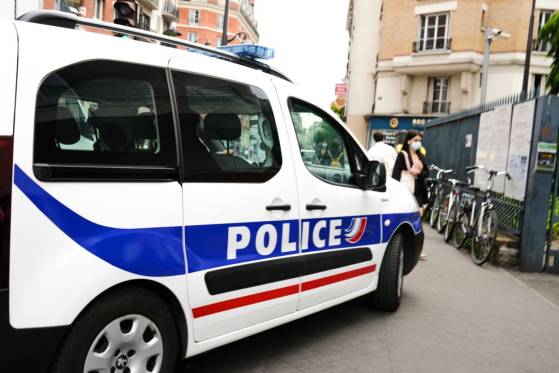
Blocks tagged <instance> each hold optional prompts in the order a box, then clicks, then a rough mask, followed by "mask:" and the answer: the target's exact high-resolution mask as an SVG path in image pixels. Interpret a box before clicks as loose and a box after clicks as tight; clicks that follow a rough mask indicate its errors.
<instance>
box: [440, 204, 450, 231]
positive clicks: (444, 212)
mask: <svg viewBox="0 0 559 373" xmlns="http://www.w3.org/2000/svg"><path fill="white" fill-rule="evenodd" d="M449 205H450V196H448V195H447V196H445V197H444V199H443V200H442V202H441V206H440V208H439V216H438V217H437V232H439V233H443V230H444V228H445V226H446V220H447V218H448V208H449Z"/></svg>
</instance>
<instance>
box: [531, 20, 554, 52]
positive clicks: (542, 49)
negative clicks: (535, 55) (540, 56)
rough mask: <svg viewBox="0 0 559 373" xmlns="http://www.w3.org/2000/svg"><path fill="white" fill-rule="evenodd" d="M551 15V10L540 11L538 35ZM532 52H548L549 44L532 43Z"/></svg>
mask: <svg viewBox="0 0 559 373" xmlns="http://www.w3.org/2000/svg"><path fill="white" fill-rule="evenodd" d="M552 15H553V11H551V10H542V11H541V12H540V19H539V21H538V33H539V32H540V30H541V29H542V28H543V26H544V25H545V24H546V23H547V21H549V19H550V18H551V16H552ZM533 44H534V50H535V51H537V52H548V51H549V47H550V45H549V43H537V42H535V41H534V43H533Z"/></svg>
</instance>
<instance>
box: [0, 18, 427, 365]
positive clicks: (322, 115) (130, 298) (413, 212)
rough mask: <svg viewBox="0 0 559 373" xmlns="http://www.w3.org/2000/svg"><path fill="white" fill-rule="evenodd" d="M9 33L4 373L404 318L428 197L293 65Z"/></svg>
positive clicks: (150, 357) (23, 24)
mask: <svg viewBox="0 0 559 373" xmlns="http://www.w3.org/2000/svg"><path fill="white" fill-rule="evenodd" d="M94 27H95V28H97V29H101V30H102V31H104V32H105V35H103V34H100V33H93V32H86V31H84V30H85V29H91V28H94ZM76 28H78V29H76ZM125 30H127V31H125ZM112 32H118V33H122V34H124V33H128V34H129V35H132V36H133V37H136V38H143V39H145V40H148V39H149V40H148V41H151V43H149V42H140V41H136V40H130V39H125V38H118V37H113V36H108V35H106V34H111V33H112ZM0 34H1V35H2V38H1V39H0V48H1V50H2V59H0V197H1V199H0V206H1V211H0V212H1V214H0V228H1V236H0V289H1V290H0V346H1V347H0V351H1V352H0V354H2V355H3V356H2V357H1V359H0V367H1V368H0V370H2V371H3V372H10V373H14V372H26V373H28V372H33V373H39V372H45V371H51V372H60V373H76V372H84V373H99V372H131V373H135V372H167V373H171V372H173V370H174V365H175V362H176V360H177V358H186V357H189V356H193V355H196V354H199V353H201V352H204V351H207V350H210V349H212V348H215V347H217V346H220V345H223V344H226V343H229V342H232V341H234V340H238V339H240V338H243V337H246V336H249V335H252V334H255V333H257V332H260V331H263V330H266V329H269V328H272V327H274V326H277V325H280V324H283V323H286V322H288V321H291V320H294V319H297V318H300V317H303V316H306V315H309V314H311V313H314V312H317V311H319V310H322V309H325V308H328V307H331V306H334V305H336V304H339V303H341V302H345V301H347V300H349V299H352V298H355V297H358V296H361V295H364V294H367V293H372V295H371V303H372V305H373V306H375V307H377V308H380V309H383V310H395V309H396V308H397V307H398V305H399V303H400V297H401V294H402V283H403V276H404V275H405V274H407V273H409V272H410V271H411V270H412V269H413V268H414V267H415V265H416V263H417V259H418V257H419V253H420V251H421V248H422V245H423V233H422V229H421V222H420V218H419V214H418V207H417V204H416V203H415V202H414V199H413V197H412V196H411V195H410V194H409V193H408V192H407V191H406V189H405V188H404V187H403V186H402V185H401V184H399V183H398V182H396V181H394V180H392V179H390V178H388V181H387V180H386V176H385V174H384V169H383V167H382V166H381V165H379V164H378V163H377V162H370V161H369V160H368V159H367V157H366V156H365V152H364V151H363V149H362V147H361V146H360V145H359V144H358V142H357V141H356V140H355V139H354V137H353V136H352V134H351V133H350V132H348V131H347V129H346V128H345V126H344V125H343V124H342V123H341V122H340V121H338V120H337V119H336V118H335V117H333V116H331V114H330V113H329V112H328V111H327V110H325V109H322V108H321V107H320V106H319V105H317V104H315V103H313V102H312V101H309V100H308V99H307V98H306V97H307V96H306V95H305V94H304V93H303V92H302V91H301V90H300V88H298V87H296V86H295V85H294V84H292V83H291V82H290V81H289V80H288V79H287V78H286V77H284V76H283V75H282V74H281V73H279V72H277V71H274V70H272V69H270V68H269V67H267V66H266V65H265V64H263V63H259V62H256V61H255V60H251V59H248V58H241V57H238V56H235V55H233V54H231V53H228V52H224V51H220V50H216V49H212V48H208V47H203V46H199V45H195V44H189V43H187V42H182V41H177V40H175V39H171V38H167V37H164V36H161V35H156V34H151V33H149V32H143V31H140V30H134V29H126V28H123V27H120V26H116V25H112V24H108V23H103V22H98V21H92V20H88V19H82V18H78V17H75V16H73V15H70V14H64V13H56V12H34V13H29V14H27V15H26V16H24V17H23V18H22V19H20V20H19V21H9V22H8V21H5V22H2V23H0ZM145 40H144V41H145ZM158 43H164V44H165V45H166V46H161V45H156V44H158ZM169 46H173V47H174V48H170V47H169ZM185 47H187V48H188V49H189V50H194V49H196V50H197V51H198V53H193V52H191V51H186V50H185ZM318 141H322V142H326V143H328V144H330V145H331V147H330V153H331V154H330V157H331V160H330V163H329V164H328V161H324V157H322V158H321V161H320V162H313V161H312V160H311V159H310V158H309V157H307V159H305V160H304V159H303V156H304V155H305V154H314V156H315V157H316V152H318V151H319V150H317V146H316V143H317V142H318ZM334 159H335V162H334Z"/></svg>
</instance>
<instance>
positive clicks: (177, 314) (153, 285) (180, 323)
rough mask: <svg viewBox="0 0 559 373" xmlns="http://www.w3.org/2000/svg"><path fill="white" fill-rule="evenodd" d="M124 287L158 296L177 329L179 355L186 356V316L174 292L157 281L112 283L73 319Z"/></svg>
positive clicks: (142, 280) (141, 280)
mask: <svg viewBox="0 0 559 373" xmlns="http://www.w3.org/2000/svg"><path fill="white" fill-rule="evenodd" d="M125 288H140V289H144V290H147V291H149V292H150V293H152V294H153V295H155V296H156V297H158V298H160V299H161V300H162V301H163V302H164V303H165V304H166V305H167V307H168V308H169V311H170V312H171V317H172V318H173V321H174V322H175V326H176V329H177V336H178V340H179V343H180V345H179V346H178V347H179V348H178V352H179V357H180V358H184V356H186V348H187V345H188V330H187V325H186V316H185V314H184V311H183V309H182V307H181V305H180V302H179V300H178V299H177V297H176V296H175V294H173V292H172V291H171V290H170V289H169V288H167V287H166V286H164V285H162V284H160V283H159V282H156V281H151V280H144V279H138V280H130V281H125V282H121V283H119V284H116V285H113V286H111V287H110V288H108V289H106V290H105V291H103V292H102V293H100V294H99V295H97V296H96V297H95V298H93V299H92V300H91V301H90V302H89V303H88V304H87V306H86V307H84V309H83V310H82V311H81V312H80V314H79V315H78V316H77V317H76V318H75V319H74V321H76V320H77V319H79V317H80V316H81V315H82V314H83V313H84V312H85V311H86V310H87V309H89V308H90V307H91V306H92V305H93V304H95V302H97V301H98V300H99V299H101V298H104V297H108V296H110V295H111V294H112V293H114V292H116V291H119V290H121V289H125Z"/></svg>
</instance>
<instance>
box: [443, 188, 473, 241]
mask: <svg viewBox="0 0 559 373" xmlns="http://www.w3.org/2000/svg"><path fill="white" fill-rule="evenodd" d="M448 182H449V183H450V185H451V188H450V192H449V193H448V194H447V195H446V196H445V197H444V199H443V202H442V204H441V209H440V211H439V217H438V219H437V231H438V232H439V233H443V231H444V240H445V241H446V242H448V241H450V238H451V236H452V230H453V228H454V222H455V221H456V218H457V212H458V202H459V200H460V189H459V188H460V187H462V186H465V185H466V183H464V182H462V181H460V180H458V179H449V180H448Z"/></svg>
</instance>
